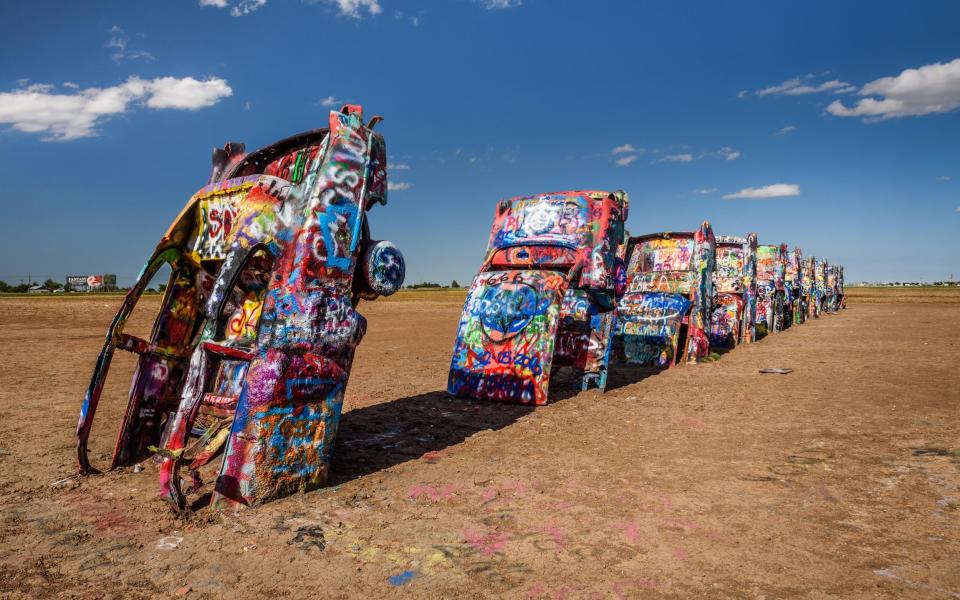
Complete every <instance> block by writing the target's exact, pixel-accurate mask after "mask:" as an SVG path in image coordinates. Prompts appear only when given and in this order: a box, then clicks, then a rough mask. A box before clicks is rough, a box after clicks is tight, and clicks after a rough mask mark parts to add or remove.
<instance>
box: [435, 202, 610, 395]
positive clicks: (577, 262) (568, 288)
mask: <svg viewBox="0 0 960 600" xmlns="http://www.w3.org/2000/svg"><path fill="white" fill-rule="evenodd" d="M627 210H628V199H627V194H626V193H624V192H622V191H617V192H603V191H565V192H553V193H546V194H538V195H534V196H520V197H516V198H513V199H510V200H503V201H501V202H500V203H499V204H498V206H497V208H496V214H495V216H494V222H493V227H492V229H491V231H490V238H489V242H488V244H487V252H486V256H485V258H484V261H483V264H482V265H481V267H480V272H479V274H478V275H477V276H476V278H475V279H474V280H473V283H472V284H471V286H470V291H469V293H468V295H467V300H466V303H465V304H464V308H463V315H462V317H461V319H460V323H459V327H458V329H457V339H456V342H455V344H454V350H453V359H452V361H451V365H450V374H449V379H448V386H447V389H448V392H449V393H450V394H453V395H455V396H462V397H471V398H480V399H490V400H504V401H508V402H520V403H524V404H546V403H547V401H548V391H549V384H550V375H551V370H552V369H553V368H554V367H559V366H572V367H574V368H577V369H579V370H580V371H581V372H582V376H581V381H582V383H581V385H582V387H583V388H586V387H588V386H589V385H596V386H597V387H599V388H600V389H601V390H602V389H603V388H604V387H605V386H606V373H607V365H608V362H609V349H610V336H611V333H612V330H613V323H614V310H615V308H616V298H617V295H618V293H620V292H622V289H623V285H624V282H625V279H624V266H623V262H622V260H620V259H619V257H618V250H619V247H620V244H621V243H622V242H623V238H624V221H625V220H626V218H627Z"/></svg>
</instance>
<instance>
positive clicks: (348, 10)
mask: <svg viewBox="0 0 960 600" xmlns="http://www.w3.org/2000/svg"><path fill="white" fill-rule="evenodd" d="M307 1H308V2H310V3H312V4H318V3H320V4H329V5H331V6H335V7H337V12H339V13H340V14H341V15H343V16H344V17H351V18H353V19H361V18H363V16H364V15H363V12H364V11H366V12H367V14H368V15H369V16H371V17H373V16H376V15H379V14H380V13H381V12H383V7H382V6H380V2H379V0H307Z"/></svg>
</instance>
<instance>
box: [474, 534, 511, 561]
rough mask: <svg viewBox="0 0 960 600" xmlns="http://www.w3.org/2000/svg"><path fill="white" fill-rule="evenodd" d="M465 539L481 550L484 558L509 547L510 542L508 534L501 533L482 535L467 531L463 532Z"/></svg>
mask: <svg viewBox="0 0 960 600" xmlns="http://www.w3.org/2000/svg"><path fill="white" fill-rule="evenodd" d="M463 537H464V539H465V540H466V542H467V544H469V545H471V546H473V547H474V548H476V549H477V550H479V551H480V552H481V553H483V555H484V556H491V555H493V554H496V553H497V552H500V551H501V550H503V549H504V548H505V547H506V546H507V542H508V541H509V538H508V537H507V534H505V533H501V532H499V531H491V532H489V533H480V532H477V531H472V530H470V529H465V530H464V531H463Z"/></svg>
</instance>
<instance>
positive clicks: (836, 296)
mask: <svg viewBox="0 0 960 600" xmlns="http://www.w3.org/2000/svg"><path fill="white" fill-rule="evenodd" d="M841 273H842V267H840V265H828V266H827V312H831V313H835V312H837V311H839V310H840V309H841V308H842V307H843V293H842V291H841V290H842V288H843V284H842V283H841V282H842V275H841Z"/></svg>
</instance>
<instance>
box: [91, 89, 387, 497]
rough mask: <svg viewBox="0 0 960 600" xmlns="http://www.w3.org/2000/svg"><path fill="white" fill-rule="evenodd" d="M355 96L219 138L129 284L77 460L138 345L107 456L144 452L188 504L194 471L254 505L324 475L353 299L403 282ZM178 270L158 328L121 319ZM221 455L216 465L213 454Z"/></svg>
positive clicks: (356, 326)
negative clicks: (287, 124)
mask: <svg viewBox="0 0 960 600" xmlns="http://www.w3.org/2000/svg"><path fill="white" fill-rule="evenodd" d="M378 121H379V117H374V118H373V119H371V120H370V122H369V123H367V124H364V123H363V111H362V108H361V107H359V106H353V105H346V106H344V107H343V109H341V110H340V111H339V112H331V113H330V117H329V127H328V128H323V129H317V130H312V131H308V132H305V133H302V134H299V135H296V136H293V137H291V138H287V139H285V140H282V141H280V142H277V143H275V144H272V145H270V146H267V147H265V148H263V149H261V150H258V151H256V152H253V153H250V154H246V153H245V151H244V150H245V149H244V147H243V145H241V144H234V143H230V144H227V145H226V146H225V147H224V149H222V150H215V151H214V157H213V163H214V166H213V173H212V175H211V178H210V183H209V184H208V185H207V186H206V187H204V188H202V189H201V190H200V191H199V192H197V193H196V194H194V195H193V197H192V198H191V199H190V200H189V201H188V202H187V205H186V207H185V208H184V209H183V211H182V212H181V213H180V216H179V217H178V218H177V220H176V221H175V222H174V224H173V226H172V227H171V228H170V230H169V231H168V232H167V234H166V235H165V236H164V237H163V239H161V241H160V243H159V244H158V246H157V249H156V250H155V251H154V254H153V256H152V257H151V258H150V259H149V260H148V262H147V266H146V267H145V268H144V270H143V272H142V273H141V274H140V276H139V277H138V279H137V282H136V284H135V285H134V286H133V288H131V290H130V293H129V294H128V295H127V297H126V299H125V300H124V303H123V305H122V306H121V308H120V311H119V312H118V314H117V316H116V318H115V319H114V321H113V323H112V324H111V326H110V328H109V329H108V332H107V338H106V341H105V344H104V347H103V350H102V351H101V353H100V358H99V359H98V361H97V366H96V369H95V371H94V374H93V378H92V380H91V383H90V387H89V389H88V391H87V395H86V397H85V399H84V403H83V408H82V410H81V414H80V421H79V424H78V428H77V436H78V446H77V457H78V460H79V463H80V470H81V472H84V473H92V472H96V468H95V467H93V466H92V465H91V464H90V462H89V459H88V456H87V442H88V436H89V433H90V427H91V425H92V422H93V419H94V416H95V413H96V409H97V405H98V403H99V399H100V394H101V391H102V389H103V384H104V381H105V379H106V376H107V373H108V369H109V366H110V362H111V358H112V356H113V353H114V351H115V350H117V349H120V350H126V351H130V352H135V353H136V354H138V355H139V359H138V366H137V370H136V375H135V377H134V380H133V385H132V387H131V389H130V393H129V399H128V407H127V411H126V415H125V417H124V419H123V422H122V424H121V426H120V432H119V436H118V439H117V443H116V447H115V450H114V452H113V457H112V460H111V463H110V465H109V466H110V468H114V467H117V466H126V465H131V464H133V463H135V462H139V461H141V460H143V459H144V458H146V457H148V456H149V455H151V454H155V458H156V460H157V461H158V462H159V463H160V491H161V496H162V497H164V498H165V499H167V500H169V501H170V502H171V503H172V504H173V505H174V506H176V507H178V508H182V507H184V506H185V501H186V498H185V496H184V493H183V491H182V489H181V482H180V475H179V472H180V469H181V467H183V466H186V467H187V469H189V471H190V475H191V481H192V484H193V485H192V488H191V489H192V491H199V489H200V488H201V487H202V485H203V484H202V480H201V477H200V469H201V468H202V467H205V466H206V465H208V464H209V465H210V467H208V470H211V469H213V470H214V471H215V472H216V482H215V488H214V490H213V493H212V495H211V502H212V503H214V504H216V505H218V506H236V505H256V504H260V503H263V502H266V501H269V500H272V499H275V498H278V497H282V496H285V495H288V494H290V493H293V492H297V491H305V490H309V489H313V488H315V487H318V486H320V485H322V484H323V483H324V482H325V480H326V476H327V473H328V469H329V461H330V453H331V449H332V447H333V442H334V438H335V436H336V432H337V425H338V422H339V417H340V409H341V404H342V400H343V393H344V389H345V387H346V384H347V379H348V377H349V373H350V367H351V364H352V360H353V354H354V349H355V348H356V346H357V344H358V343H359V342H360V340H361V339H362V337H363V335H364V333H365V330H366V320H365V319H364V318H363V316H362V315H360V313H358V312H357V311H356V305H357V302H358V301H359V299H360V298H364V299H374V298H376V297H377V296H379V295H389V294H391V293H393V292H394V291H396V290H397V289H398V288H399V287H400V286H401V285H402V282H403V275H404V264H403V258H402V256H401V255H400V253H399V252H398V251H397V249H396V248H395V247H394V246H393V245H392V244H390V243H389V242H377V241H374V240H372V239H370V234H369V222H368V219H367V215H366V212H367V211H368V210H369V209H370V208H372V206H373V205H374V204H376V203H381V204H385V203H386V200H387V195H386V194H387V191H386V190H387V186H386V149H385V145H384V141H383V138H382V136H380V135H379V134H376V133H373V126H374V125H375V124H376V123H377V122H378ZM164 264H169V265H170V267H171V269H172V275H171V277H170V284H169V286H168V287H167V288H166V292H165V295H164V299H163V301H162V303H161V309H160V313H159V315H158V317H157V319H156V321H155V324H154V326H153V331H152V334H151V337H150V339H149V340H145V339H140V338H136V337H134V336H131V335H128V334H125V333H124V332H123V328H124V324H125V321H126V319H127V317H128V315H129V314H130V312H131V310H132V309H133V307H134V306H135V305H136V303H137V301H138V300H139V299H140V296H141V294H142V292H143V291H144V289H145V288H146V286H147V285H148V284H149V282H150V279H151V278H152V277H153V275H154V274H156V272H157V270H158V269H159V268H160V266H162V265H164ZM220 456H222V457H223V458H222V460H221V462H220V464H219V466H216V468H215V469H214V467H215V463H213V459H214V458H216V457H220Z"/></svg>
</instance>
